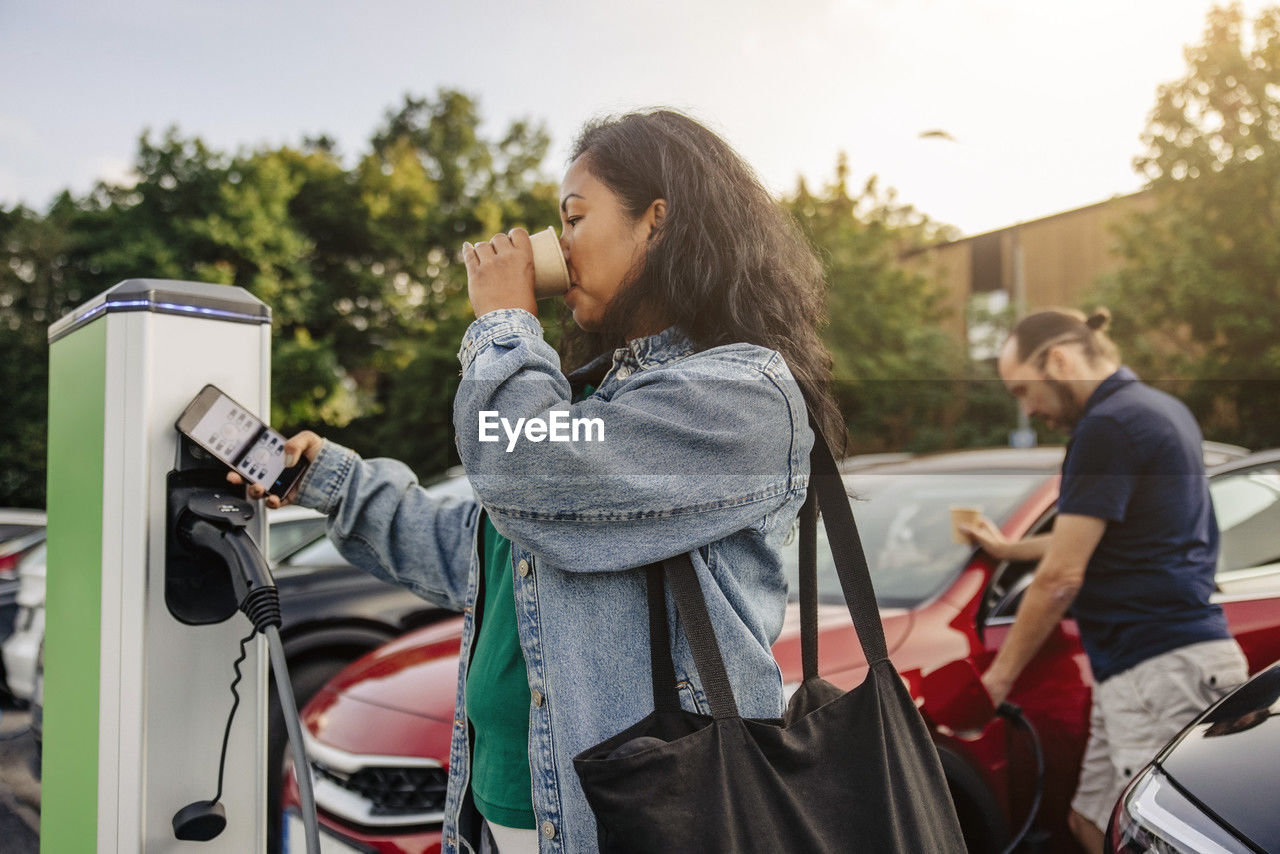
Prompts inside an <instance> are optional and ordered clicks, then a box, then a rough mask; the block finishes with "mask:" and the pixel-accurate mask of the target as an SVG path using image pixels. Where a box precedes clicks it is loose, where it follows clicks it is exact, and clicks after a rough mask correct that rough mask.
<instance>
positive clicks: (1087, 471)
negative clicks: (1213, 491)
mask: <svg viewBox="0 0 1280 854" xmlns="http://www.w3.org/2000/svg"><path fill="white" fill-rule="evenodd" d="M1058 511H1059V512H1060V513H1072V514H1076V515H1080V516H1092V517H1094V518H1097V519H1105V520H1106V522H1107V527H1106V531H1105V533H1103V535H1102V540H1101V541H1100V542H1099V543H1098V547H1097V548H1096V549H1095V550H1094V552H1093V556H1092V557H1091V558H1090V559H1089V566H1088V568H1087V570H1086V571H1085V577H1084V584H1083V585H1082V586H1081V588H1080V593H1079V595H1078V596H1077V597H1076V600H1075V603H1074V604H1073V606H1072V613H1073V616H1074V617H1075V619H1076V623H1077V625H1079V627H1080V637H1081V640H1082V642H1083V643H1084V648H1085V652H1086V653H1088V655H1089V663H1090V665H1091V666H1092V667H1093V675H1094V678H1095V679H1096V680H1097V681H1099V682H1101V681H1102V680H1104V679H1107V678H1108V677H1110V676H1114V675H1115V674H1117V673H1120V672H1121V671H1124V670H1127V669H1128V668H1130V667H1133V666H1134V665H1135V664H1138V663H1139V662H1142V661H1145V660H1146V659H1148V658H1152V657H1154V656H1157V655H1160V654H1161V653H1164V652H1168V651H1170V650H1173V649H1177V648H1179V647H1182V646H1186V645H1188V644H1193V643H1199V642H1201V641H1207V640H1217V639H1220V638H1228V637H1230V636H1231V635H1230V634H1229V633H1228V631H1227V622H1226V618H1225V617H1224V616H1223V613H1222V609H1221V608H1220V607H1219V606H1217V605H1214V604H1211V603H1210V602H1209V596H1210V595H1211V594H1212V593H1213V591H1214V589H1215V588H1214V579H1213V576H1214V572H1215V569H1216V566H1217V561H1218V522H1217V519H1215V518H1214V515H1213V504H1212V502H1211V501H1210V499H1209V482H1208V479H1207V478H1206V477H1205V473H1204V457H1203V450H1202V438H1201V435H1200V427H1199V425H1197V424H1196V421H1195V418H1194V417H1192V415H1191V412H1190V411H1189V410H1188V409H1187V408H1186V406H1184V405H1183V404H1182V403H1181V401H1179V400H1177V399H1176V398H1174V397H1172V396H1170V395H1168V394H1165V393H1164V392H1162V391H1158V390H1156V389H1154V388H1151V387H1150V386H1148V385H1145V384H1144V383H1142V382H1139V381H1138V377H1137V376H1136V375H1135V374H1134V373H1133V371H1131V370H1129V369H1128V368H1123V367H1122V368H1120V369H1119V370H1117V371H1116V372H1115V373H1114V374H1112V375H1111V376H1109V377H1107V378H1106V379H1105V380H1103V382H1102V384H1101V385H1099V386H1098V388H1097V389H1096V390H1095V391H1094V392H1093V394H1092V395H1090V397H1089V400H1088V401H1087V402H1086V403H1085V411H1084V416H1083V417H1082V418H1081V420H1080V423H1079V424H1077V425H1076V428H1075V430H1074V431H1073V432H1072V434H1071V441H1070V442H1069V443H1068V444H1067V454H1066V457H1065V459H1064V460H1063V463H1062V492H1061V495H1060V497H1059V499H1058Z"/></svg>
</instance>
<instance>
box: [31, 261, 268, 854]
mask: <svg viewBox="0 0 1280 854" xmlns="http://www.w3.org/2000/svg"><path fill="white" fill-rule="evenodd" d="M270 333H271V312H270V309H269V308H268V307H267V306H266V305H264V304H263V303H261V302H260V301H259V300H257V299H256V298H254V297H253V296H252V295H250V294H249V293H248V292H247V291H244V290H243V289H241V288H236V287H230V286H225V285H210V284H204V283H198V282H176V281H165V280H148V279H131V280H127V281H124V282H121V283H120V284H118V285H116V286H115V287H113V288H111V289H109V290H107V291H105V292H103V293H102V294H100V295H98V296H97V297H95V298H94V299H92V300H90V301H89V302H87V303H85V304H84V305H82V306H80V307H79V308H77V309H75V310H74V311H72V312H70V313H69V314H68V315H66V316H65V317H63V318H62V319H61V320H59V321H58V322H57V323H55V324H53V325H52V326H51V327H50V328H49V341H50V356H49V432H48V437H49V441H48V520H49V521H48V525H49V527H48V534H49V538H48V543H49V545H48V564H49V573H48V593H47V609H48V611H47V613H48V625H47V631H46V640H45V694H44V702H45V710H44V715H45V717H44V733H45V735H44V757H43V793H42V806H41V828H40V830H41V833H40V844H41V850H42V851H43V852H49V854H63V852H92V851H96V852H99V854H105V852H119V854H125V852H129V854H132V852H140V854H155V852H185V851H192V852H194V851H200V852H208V854H223V852H226V854H253V852H262V851H264V850H265V845H266V827H267V815H266V801H267V786H268V785H275V784H276V781H268V779H267V771H266V744H267V714H266V708H267V682H266V680H267V674H268V668H267V644H266V643H262V642H259V641H258V639H256V638H255V639H254V640H253V641H251V642H250V643H249V644H248V646H247V651H248V654H247V657H246V660H245V661H244V662H243V664H241V665H240V669H239V672H240V673H241V674H242V676H243V678H242V679H241V680H240V683H239V686H238V689H237V690H238V693H239V698H240V702H239V709H238V711H237V712H236V716H235V720H234V723H233V725H232V726H231V728H230V731H229V743H228V745H227V750H226V764H225V773H224V777H225V782H224V783H223V785H222V787H221V799H220V800H221V804H222V805H223V808H224V809H225V815H226V827H225V829H224V830H222V831H221V833H219V834H217V835H216V837H215V838H212V839H210V840H209V841H184V840H180V839H178V838H177V831H176V824H177V822H175V814H177V813H179V811H181V810H182V809H183V808H184V807H186V806H187V805H192V804H193V803H194V802H198V801H207V800H208V799H211V798H213V796H214V792H215V791H216V790H217V789H218V786H219V762H220V758H221V754H222V742H223V735H224V731H225V730H226V728H227V716H228V713H229V712H230V710H231V705H232V694H231V690H230V686H231V683H232V680H233V678H234V670H233V661H234V660H235V659H236V656H237V655H238V653H239V648H240V641H241V639H242V638H243V637H244V636H245V635H246V633H247V632H248V631H249V630H250V626H251V624H250V622H249V621H248V620H247V619H245V617H244V616H242V615H240V614H238V613H235V612H234V606H235V604H236V602H235V601H234V600H232V601H231V609H232V612H231V613H227V612H226V608H225V605H226V600H227V598H228V596H229V595H230V591H229V590H228V589H227V587H226V584H227V582H226V581H209V582H207V583H206V582H204V581H201V580H199V579H193V578H192V577H191V576H190V575H188V577H186V578H185V579H184V578H175V576H174V570H173V567H172V565H170V566H167V557H169V556H170V555H169V553H170V552H172V551H174V548H173V547H172V542H173V541H172V539H171V538H172V537H173V536H174V533H173V528H174V524H173V514H172V513H171V511H170V504H171V501H170V497H169V494H170V488H169V486H170V482H171V473H173V472H175V471H180V470H200V469H203V470H204V471H203V472H202V473H197V474H192V475H190V477H194V478H196V479H198V480H199V479H201V478H203V481H204V482H208V483H209V484H214V483H216V482H217V480H216V479H217V478H220V477H222V476H224V475H225V472H226V467H225V466H222V465H221V464H218V463H217V462H216V461H214V460H212V458H210V457H208V455H207V454H202V452H200V450H199V449H198V448H195V449H194V451H193V448H194V446H193V445H192V444H191V443H189V441H188V440H186V439H185V438H183V437H182V436H181V435H180V434H179V433H178V431H177V430H176V429H175V428H174V422H175V419H176V418H177V417H178V415H179V414H180V413H181V412H182V411H183V408H184V407H185V406H186V405H187V404H188V402H190V401H191V399H192V397H193V396H194V395H195V394H196V393H197V392H199V391H200V389H201V388H202V387H203V386H204V385H205V384H206V383H213V384H216V385H218V386H219V387H221V388H222V389H225V390H226V391H227V392H228V393H229V394H231V395H233V396H234V397H235V398H236V399H237V400H241V401H244V402H245V403H246V404H247V405H248V406H250V407H254V408H256V410H257V412H258V413H260V414H261V415H262V416H263V420H264V421H265V420H267V418H268V417H269V416H268V413H269V411H270V407H269V401H270V370H271V359H270V350H271V341H270ZM215 469H216V474H215ZM188 482H190V480H189V479H188ZM224 486H225V487H227V489H226V490H225V491H227V492H228V494H232V492H233V491H234V488H230V485H229V484H224ZM245 506H246V507H248V508H249V509H248V512H247V513H245V512H244V507H241V508H240V512H239V514H238V518H239V521H238V523H237V524H238V525H240V526H241V530H242V531H243V532H247V533H248V535H249V537H251V538H252V540H254V541H255V542H256V543H257V545H258V546H260V547H261V550H262V551H265V548H266V519H265V515H264V511H258V512H256V513H255V512H254V510H253V506H252V505H251V504H248V503H247V502H246V503H245ZM223 509H226V508H225V507H224V508H223ZM215 510H216V508H215ZM264 565H265V564H264ZM184 603H185V605H184ZM175 606H176V610H177V614H178V615H180V616H181V618H180V616H178V615H175ZM184 607H185V609H186V610H184ZM193 608H194V610H192V609H193Z"/></svg>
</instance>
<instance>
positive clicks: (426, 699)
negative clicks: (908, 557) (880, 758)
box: [317, 604, 912, 721]
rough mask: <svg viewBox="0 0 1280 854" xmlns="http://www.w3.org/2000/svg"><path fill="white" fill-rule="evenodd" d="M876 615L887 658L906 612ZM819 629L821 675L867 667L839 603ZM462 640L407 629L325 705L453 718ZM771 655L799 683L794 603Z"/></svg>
mask: <svg viewBox="0 0 1280 854" xmlns="http://www.w3.org/2000/svg"><path fill="white" fill-rule="evenodd" d="M880 615H881V619H882V620H883V622H884V631H885V640H886V642H887V643H888V647H889V652H890V653H892V652H893V651H894V650H895V649H896V648H897V647H898V646H899V645H900V644H901V643H902V641H903V640H904V639H905V638H906V636H907V633H908V632H909V631H910V628H911V622H912V617H911V612H910V611H907V610H904V609H898V608H893V609H885V610H882V611H881V612H880ZM818 628H819V632H820V638H821V640H820V643H819V658H820V661H821V670H822V673H823V675H824V676H825V677H826V678H828V679H835V680H837V682H839V681H843V680H841V678H840V677H841V676H843V675H845V674H852V673H856V672H857V671H860V670H863V669H865V668H866V659H865V657H864V656H863V655H862V649H861V647H860V646H859V645H858V639H857V635H856V634H855V633H854V630H853V625H852V623H851V622H850V619H849V610H848V609H847V608H846V607H845V606H843V605H823V606H820V607H819V609H818ZM461 640H462V618H461V617H454V618H451V619H448V620H445V621H443V622H440V623H435V624H433V625H431V626H428V627H427V628H424V629H419V630H418V631H415V632H410V633H409V634H407V635H405V636H403V637H401V638H399V639H398V640H395V641H392V642H391V643H389V644H387V645H386V646H383V647H380V648H378V649H376V650H374V651H373V652H371V653H369V654H368V655H366V656H364V657H363V658H360V659H358V660H357V661H355V662H353V663H352V664H351V665H349V666H348V667H347V668H346V669H344V670H343V671H342V672H341V673H339V674H338V675H337V676H335V677H334V678H333V680H332V681H330V682H329V684H328V685H327V686H326V689H325V691H324V692H322V693H325V694H328V695H329V696H328V697H327V698H325V700H324V702H325V704H326V705H331V704H332V703H334V702H335V701H336V700H337V699H338V697H337V696H335V695H341V696H345V697H350V698H351V699H354V700H358V701H360V702H361V703H367V704H370V705H374V706H381V707H383V708H386V709H394V710H397V711H401V712H406V713H409V714H413V715H418V716H420V717H425V718H431V719H434V720H437V721H452V720H453V705H454V699H455V696H456V691H457V682H458V648H459V646H460V645H461ZM773 653H774V656H775V657H776V658H777V659H778V664H779V666H780V667H781V668H782V678H783V680H784V681H786V682H798V681H800V611H799V606H797V605H794V604H793V605H790V606H788V608H787V614H786V621H785V623H784V625H783V629H782V633H781V635H779V637H778V641H777V643H775V644H774V647H773ZM317 699H318V700H319V699H320V698H317Z"/></svg>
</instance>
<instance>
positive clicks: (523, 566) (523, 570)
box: [516, 560, 529, 578]
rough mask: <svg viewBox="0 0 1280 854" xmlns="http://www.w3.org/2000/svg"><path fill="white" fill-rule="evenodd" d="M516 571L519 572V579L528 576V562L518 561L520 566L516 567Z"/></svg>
mask: <svg viewBox="0 0 1280 854" xmlns="http://www.w3.org/2000/svg"><path fill="white" fill-rule="evenodd" d="M516 569H517V570H518V571H519V573H520V577H521V578H525V577H526V576H528V574H529V561H527V560H522V561H520V565H519V566H518V567H516Z"/></svg>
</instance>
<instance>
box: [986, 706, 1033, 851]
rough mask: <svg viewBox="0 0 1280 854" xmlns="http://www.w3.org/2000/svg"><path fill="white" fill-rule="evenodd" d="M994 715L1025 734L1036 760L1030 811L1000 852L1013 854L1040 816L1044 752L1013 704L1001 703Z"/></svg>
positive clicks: (1023, 716) (1018, 709)
mask: <svg viewBox="0 0 1280 854" xmlns="http://www.w3.org/2000/svg"><path fill="white" fill-rule="evenodd" d="M996 714H997V715H999V716H1000V717H1002V718H1004V719H1005V720H1007V721H1009V722H1010V723H1012V724H1013V725H1014V726H1016V727H1018V728H1019V729H1021V730H1022V731H1023V732H1025V733H1026V734H1027V737H1028V738H1029V739H1030V741H1031V752H1032V754H1033V755H1034V757H1035V760H1036V785H1035V789H1034V794H1033V795H1032V797H1031V809H1029V810H1028V811H1027V820H1026V821H1025V822H1024V823H1023V825H1022V829H1021V830H1019V831H1018V832H1017V833H1016V834H1014V837H1013V839H1012V840H1011V841H1010V842H1009V845H1008V847H1006V848H1005V849H1004V851H1002V852H1001V854H1013V851H1014V850H1015V849H1016V848H1017V847H1018V846H1019V845H1021V844H1022V841H1023V840H1024V839H1026V838H1027V834H1028V833H1029V832H1030V831H1031V826H1032V825H1033V824H1035V820H1036V817H1037V816H1038V815H1039V814H1040V798H1041V797H1042V796H1043V795H1044V751H1043V750H1042V749H1041V747H1040V734H1039V733H1038V732H1036V728H1035V727H1033V726H1032V725H1031V721H1029V720H1027V718H1026V716H1025V715H1024V714H1022V709H1020V708H1018V707H1017V706H1015V705H1014V704H1013V703H1001V704H1000V706H999V707H998V708H997V709H996Z"/></svg>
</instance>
